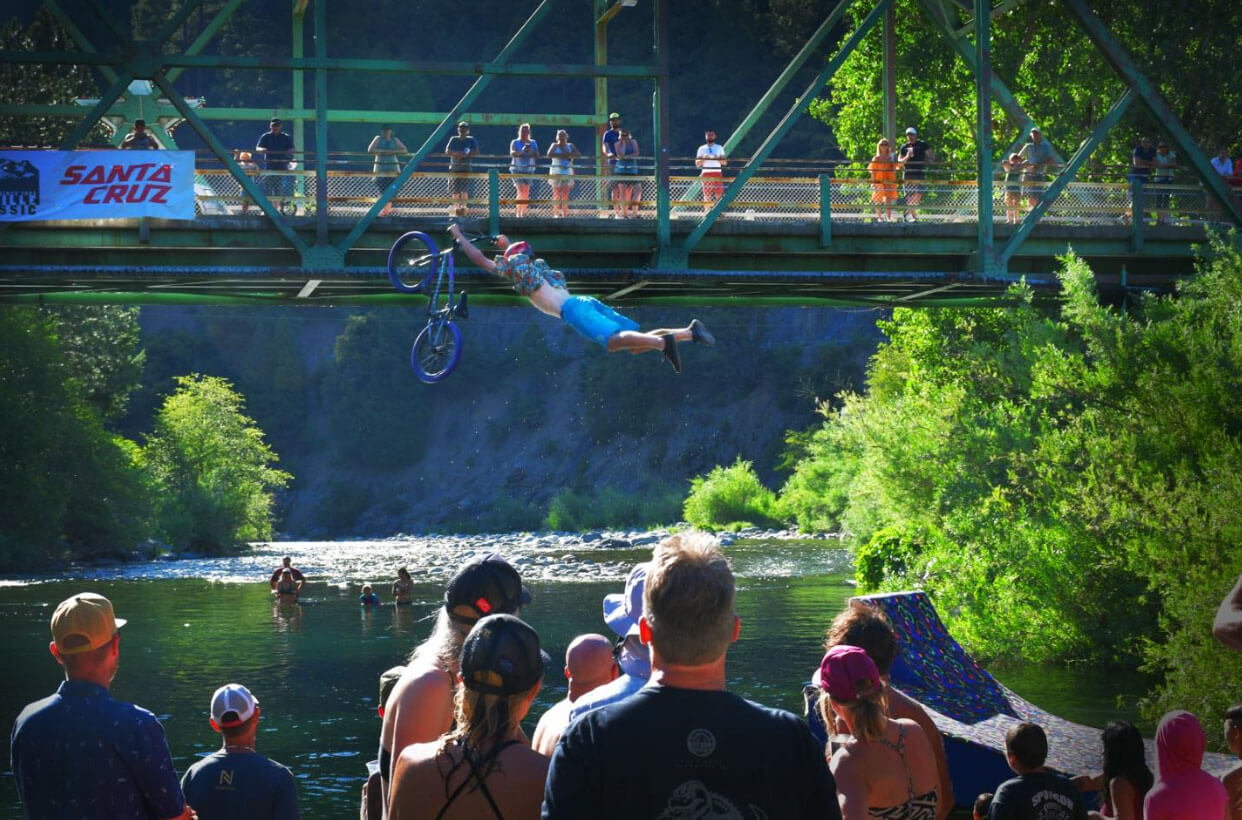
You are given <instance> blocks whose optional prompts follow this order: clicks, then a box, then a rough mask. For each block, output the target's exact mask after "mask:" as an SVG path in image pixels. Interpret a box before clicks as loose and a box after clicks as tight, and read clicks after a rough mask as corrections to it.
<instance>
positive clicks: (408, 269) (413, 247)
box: [388, 231, 440, 293]
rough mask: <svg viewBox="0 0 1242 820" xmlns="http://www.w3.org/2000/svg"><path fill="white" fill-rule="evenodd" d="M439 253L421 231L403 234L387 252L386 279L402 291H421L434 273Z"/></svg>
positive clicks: (434, 244) (429, 238)
mask: <svg viewBox="0 0 1242 820" xmlns="http://www.w3.org/2000/svg"><path fill="white" fill-rule="evenodd" d="M439 261H440V254H439V251H438V250H437V248H436V243H435V242H433V241H432V239H431V237H430V236H428V235H427V234H425V233H423V232H422V231H410V232H409V233H407V234H403V235H402V236H401V238H400V239H398V240H397V241H396V242H394V243H393V244H392V250H390V251H389V252H388V281H390V282H392V286H393V287H394V288H396V289H397V290H399V291H401V292H402V293H421V292H422V291H423V289H425V288H426V287H427V282H428V281H429V280H430V279H431V275H432V274H433V273H435V270H436V265H437V263H438V262H439Z"/></svg>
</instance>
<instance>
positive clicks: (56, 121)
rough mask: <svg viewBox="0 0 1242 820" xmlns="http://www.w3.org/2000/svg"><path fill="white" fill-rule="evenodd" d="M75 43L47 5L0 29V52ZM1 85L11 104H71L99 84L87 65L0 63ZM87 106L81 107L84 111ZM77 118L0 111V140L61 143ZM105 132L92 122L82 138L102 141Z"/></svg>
mask: <svg viewBox="0 0 1242 820" xmlns="http://www.w3.org/2000/svg"><path fill="white" fill-rule="evenodd" d="M77 50H78V48H77V45H76V44H75V43H74V42H73V41H72V40H71V39H70V38H69V35H68V33H67V32H66V31H65V29H64V27H63V26H61V25H60V23H58V22H56V19H55V18H54V17H53V16H52V14H51V12H49V11H48V10H47V9H46V8H43V7H40V8H39V11H38V12H37V13H36V14H35V18H34V21H33V22H32V23H31V24H30V25H29V26H28V27H23V26H22V24H21V21H20V20H18V19H17V18H16V17H13V18H10V19H9V21H8V22H7V23H5V24H4V26H3V28H0V51H77ZM0 88H3V89H4V99H5V101H6V102H11V103H38V104H41V105H54V104H57V103H60V104H72V103H73V102H74V101H76V100H77V99H78V98H79V97H97V96H99V89H98V88H97V87H96V85H95V83H94V81H93V80H92V79H91V74H90V71H89V70H88V69H87V68H86V67H85V66H64V65H14V64H4V65H0ZM85 110H86V109H83V111H84V112H85ZM75 124H76V123H75V122H74V120H73V119H71V118H67V117H54V116H21V117H2V116H0V145H10V146H21V147H30V148H47V147H49V146H59V144H60V143H61V141H63V140H64V138H65V137H67V136H69V132H70V131H71V130H73V127H74V125H75ZM107 136H108V132H107V129H105V128H104V127H103V126H102V125H96V126H95V128H94V129H93V130H92V131H91V133H90V134H89V135H87V137H86V139H85V140H84V142H86V143H96V144H106V143H107Z"/></svg>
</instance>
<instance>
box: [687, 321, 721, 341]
mask: <svg viewBox="0 0 1242 820" xmlns="http://www.w3.org/2000/svg"><path fill="white" fill-rule="evenodd" d="M690 336H691V338H693V339H694V341H696V342H702V343H703V344H705V345H707V346H708V347H711V346H712V345H714V344H716V337H715V336H713V335H712V332H711V331H710V330H708V329H707V325H705V324H703V323H702V322H700V321H699V320H698V319H691V320H690Z"/></svg>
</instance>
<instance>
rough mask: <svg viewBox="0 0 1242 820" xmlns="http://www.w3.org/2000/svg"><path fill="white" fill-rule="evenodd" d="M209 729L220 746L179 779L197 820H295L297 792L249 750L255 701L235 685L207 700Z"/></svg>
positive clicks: (287, 777)
mask: <svg viewBox="0 0 1242 820" xmlns="http://www.w3.org/2000/svg"><path fill="white" fill-rule="evenodd" d="M211 728H213V729H215V730H216V731H217V732H219V733H220V734H221V735H223V736H224V746H223V747H222V748H221V749H220V750H219V751H217V752H215V753H214V754H210V755H208V756H207V757H205V758H203V759H202V760H200V761H198V762H197V763H195V764H194V765H193V766H191V767H190V768H189V769H188V770H187V771H186V773H185V777H183V778H181V788H182V789H184V790H185V793H186V799H187V800H193V801H194V805H195V807H196V808H195V811H197V812H198V816H199V817H200V818H201V820H214V818H225V819H226V820H298V816H299V815H298V787H297V783H296V782H294V779H293V775H292V774H291V773H290V772H289V770H288V769H286V768H285V767H284V766H282V765H280V764H279V763H277V762H276V761H274V760H269V759H268V758H266V757H264V756H263V755H261V754H259V753H258V752H256V751H255V749H254V737H255V733H256V732H257V731H258V728H259V701H258V699H257V698H256V697H255V696H254V695H252V694H250V690H249V689H247V688H246V687H244V686H242V685H241V684H240V683H229V684H226V685H224V686H221V687H220V688H219V689H217V690H216V692H215V694H214V695H212V696H211Z"/></svg>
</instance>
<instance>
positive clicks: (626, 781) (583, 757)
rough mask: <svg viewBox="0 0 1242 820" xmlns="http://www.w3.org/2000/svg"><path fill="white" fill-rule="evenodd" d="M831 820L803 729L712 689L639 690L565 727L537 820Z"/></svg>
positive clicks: (836, 810)
mask: <svg viewBox="0 0 1242 820" xmlns="http://www.w3.org/2000/svg"><path fill="white" fill-rule="evenodd" d="M583 817H590V818H593V819H594V820H606V818H617V820H631V819H632V818H636V817H645V818H680V817H738V818H745V819H746V820H752V818H753V819H754V820H758V819H759V818H777V817H782V818H819V819H820V820H840V817H841V810H840V807H839V805H838V803H837V790H836V784H835V783H834V782H833V779H832V774H831V773H830V772H829V771H828V764H827V762H826V761H825V759H824V754H823V751H822V750H821V749H819V747H818V746H817V745H816V743H815V741H814V740H812V738H811V733H810V731H809V730H808V729H807V727H806V724H805V723H804V722H803V721H801V720H799V719H798V718H796V717H794V716H793V715H791V714H789V713H788V712H782V711H780V710H777V709H768V708H767V707H764V706H760V705H759V704H757V703H752V702H751V701H748V700H745V699H743V698H740V697H738V696H737V695H733V694H730V693H728V692H720V691H700V690H691V689H675V688H673V687H668V686H648V687H646V688H644V689H642V690H640V691H639V692H637V693H636V694H634V695H631V696H630V697H628V698H626V699H625V700H623V701H621V702H619V703H615V704H610V705H608V706H604V707H602V708H600V709H596V710H594V711H592V712H589V713H587V714H586V715H583V716H582V717H581V718H580V719H578V720H576V721H574V722H573V723H572V724H571V725H570V726H569V728H568V729H567V730H566V731H565V734H564V735H563V736H562V737H561V741H560V743H559V744H557V747H556V752H555V753H554V754H553V756H552V765H551V768H550V769H549V771H548V780H547V785H546V787H545V791H544V802H543V818H544V820H559V819H561V818H566V819H568V818H572V820H579V819H580V818H583Z"/></svg>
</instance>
